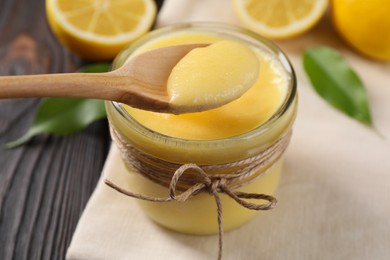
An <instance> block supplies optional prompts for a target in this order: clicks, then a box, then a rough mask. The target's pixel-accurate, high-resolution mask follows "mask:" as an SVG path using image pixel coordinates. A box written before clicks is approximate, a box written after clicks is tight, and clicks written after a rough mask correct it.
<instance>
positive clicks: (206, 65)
mask: <svg viewBox="0 0 390 260" xmlns="http://www.w3.org/2000/svg"><path fill="white" fill-rule="evenodd" d="M226 53H229V55H226ZM258 74H259V61H258V59H257V57H256V55H255V53H254V52H253V51H252V50H251V49H250V48H248V47H247V46H246V45H244V44H241V43H239V42H235V41H226V40H225V41H217V42H216V43H213V44H211V45H209V46H207V47H202V48H195V49H193V50H192V51H190V52H189V53H188V54H187V55H186V56H185V57H183V58H182V59H181V60H180V61H179V62H178V63H177V64H176V66H175V67H174V68H173V70H172V72H171V74H170V76H169V78H168V82H167V92H168V95H169V96H170V103H171V106H173V107H175V106H176V107H177V106H179V107H186V106H196V107H199V108H201V110H207V108H211V107H212V108H215V107H218V106H220V105H223V104H226V103H228V102H229V101H232V100H234V99H237V98H238V97H240V96H241V95H242V94H243V93H245V92H246V91H247V90H248V89H249V88H250V87H251V86H252V85H253V84H254V82H255V81H256V79H257V77H258Z"/></svg>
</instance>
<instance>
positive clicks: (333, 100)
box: [303, 46, 373, 127]
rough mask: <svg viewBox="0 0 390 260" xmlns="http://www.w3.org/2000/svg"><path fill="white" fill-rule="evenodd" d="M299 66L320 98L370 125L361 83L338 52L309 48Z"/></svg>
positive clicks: (370, 119)
mask: <svg viewBox="0 0 390 260" xmlns="http://www.w3.org/2000/svg"><path fill="white" fill-rule="evenodd" d="M303 66H304V69H305V71H306V73H307V75H308V76H309V78H310V81H311V83H312V85H313V87H314V89H315V90H316V91H317V93H318V94H319V95H320V96H321V97H322V98H324V99H325V100H326V101H327V102H328V103H329V104H331V105H332V106H334V107H335V108H337V109H339V110H340V111H342V112H344V113H345V114H346V115H348V116H350V117H352V118H354V119H356V120H359V121H360V122H362V123H363V124H366V125H368V126H371V127H372V126H373V122H372V118H371V113H370V109H369V104H368V98H367V93H366V89H365V87H364V85H363V82H362V81H361V80H360V78H359V76H358V75H357V74H356V72H355V71H354V70H353V69H352V67H351V66H350V65H349V64H348V63H347V62H346V61H345V60H344V58H343V57H342V56H341V55H340V54H339V53H338V52H336V51H335V50H333V49H331V48H329V47H324V46H318V47H313V48H310V49H308V50H307V51H306V52H305V54H304V57H303Z"/></svg>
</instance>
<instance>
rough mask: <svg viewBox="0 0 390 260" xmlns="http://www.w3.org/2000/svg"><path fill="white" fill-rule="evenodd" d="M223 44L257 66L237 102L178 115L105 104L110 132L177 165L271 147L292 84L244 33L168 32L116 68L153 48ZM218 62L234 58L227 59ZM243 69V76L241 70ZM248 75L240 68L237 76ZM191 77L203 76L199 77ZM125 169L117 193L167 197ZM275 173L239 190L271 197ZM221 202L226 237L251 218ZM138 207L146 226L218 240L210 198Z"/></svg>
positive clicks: (291, 100) (284, 120) (292, 104)
mask: <svg viewBox="0 0 390 260" xmlns="http://www.w3.org/2000/svg"><path fill="white" fill-rule="evenodd" d="M226 40H228V41H235V42H238V43H240V44H244V45H246V46H247V47H248V48H250V49H251V50H252V51H253V53H254V55H255V57H256V61H257V62H258V64H259V66H258V67H256V68H257V70H258V71H257V73H258V75H257V77H256V80H255V81H254V84H253V85H252V86H251V87H250V88H249V90H248V91H247V92H246V93H244V94H243V95H242V96H241V97H240V98H239V99H237V100H234V101H232V102H231V103H228V104H226V105H223V106H221V107H219V108H216V109H212V110H207V111H203V112H198V113H189V114H181V115H173V114H163V113H155V112H149V111H143V110H138V109H135V108H131V107H128V106H125V105H122V104H118V103H115V102H107V103H106V107H107V114H108V118H109V122H110V124H111V126H112V128H113V129H115V130H116V131H117V132H118V133H120V134H121V135H122V136H123V138H124V139H125V140H126V142H128V143H129V144H131V145H132V146H134V147H136V148H137V149H139V150H141V151H142V152H144V153H146V154H148V155H150V156H152V157H156V158H158V159H160V160H165V161H168V162H173V163H179V164H186V163H195V164H198V165H200V166H201V165H214V164H223V163H229V162H234V161H237V160H241V159H245V158H248V157H250V156H253V155H254V154H257V153H259V152H260V151H263V150H265V149H266V148H267V147H269V146H270V145H271V144H272V143H273V142H275V141H276V140H277V139H278V138H280V136H281V135H283V134H284V133H286V132H287V130H288V129H289V128H290V127H291V125H292V123H293V120H294V117H295V112H296V86H295V84H296V83H295V77H294V73H293V70H292V68H291V66H290V63H289V62H288V60H287V58H286V57H285V56H284V55H283V53H282V52H280V50H279V49H278V48H277V47H276V46H274V45H273V44H272V43H270V42H268V41H267V40H265V39H263V38H261V37H259V36H257V35H254V34H251V33H250V32H248V31H244V30H241V29H238V28H235V27H230V26H224V25H207V24H194V25H185V26H173V27H170V28H166V29H160V30H157V31H155V32H153V33H151V34H150V35H148V36H146V37H144V38H143V39H141V40H140V41H138V42H137V43H136V44H135V45H133V46H131V47H130V48H129V49H127V50H125V51H124V52H122V53H121V54H120V55H119V56H118V57H117V59H116V61H115V63H114V67H115V66H116V67H119V66H120V65H121V64H123V63H124V62H126V60H128V59H131V57H134V55H136V54H138V53H140V52H143V51H147V50H150V49H153V48H158V47H163V46H168V45H172V44H183V43H194V42H202V43H218V42H220V41H226ZM224 55H232V56H234V54H230V53H224ZM214 58H218V57H214ZM221 59H226V57H221ZM250 62H251V61H249V63H250ZM242 66H243V68H245V62H243V65H242ZM247 70H248V68H245V69H244V71H242V73H246V72H247ZM212 71H213V68H212V67H209V66H205V67H204V72H205V74H207V73H209V74H210V73H211V74H212ZM185 73H189V72H188V71H187V72H185ZM197 73H201V70H200V72H197ZM184 78H185V77H184ZM179 82H180V80H179ZM200 83H202V82H200ZM183 84H185V82H184V83H183ZM192 94H193V93H192ZM192 94H191V95H192ZM195 94H196V92H195ZM126 167H127V168H128V172H129V175H130V178H131V181H129V182H128V183H124V184H121V186H124V187H125V188H126V189H128V190H130V191H132V192H135V193H140V194H143V195H146V196H154V197H167V196H168V189H167V187H163V186H161V185H159V184H156V183H154V182H152V181H150V180H148V179H146V178H144V177H143V176H141V175H140V174H137V173H136V171H135V170H134V169H133V168H132V166H130V165H126ZM270 167H271V165H270ZM281 167H282V160H279V161H277V162H276V163H275V164H274V165H272V169H271V170H270V171H269V172H268V173H267V174H266V175H264V176H262V177H261V178H259V179H258V180H256V181H254V182H252V183H250V184H249V185H247V186H244V187H241V188H240V189H239V190H240V191H244V192H252V193H264V194H269V195H272V194H273V193H274V192H275V189H276V187H277V184H278V181H279V178H280V173H281ZM259 174H260V173H259ZM220 197H221V201H222V205H223V215H222V220H223V228H224V230H225V231H226V230H230V229H233V228H236V227H238V226H240V225H242V224H243V223H245V222H247V221H249V220H250V219H252V218H253V217H254V216H255V215H256V214H257V212H256V211H252V210H249V209H246V208H244V207H242V206H241V205H239V204H237V203H236V202H235V201H234V200H233V199H231V198H229V197H228V196H227V195H225V194H221V195H220ZM137 202H138V203H139V204H140V206H141V207H142V209H143V210H144V212H145V213H146V214H147V215H148V216H149V217H150V218H151V219H153V220H154V221H155V222H157V223H159V224H161V225H162V226H165V227H167V228H169V229H172V230H176V231H179V232H184V233H190V234H212V233H217V232H218V225H217V220H216V219H217V210H216V205H215V200H214V198H213V197H212V196H210V195H209V194H205V193H201V194H198V195H196V196H194V197H192V198H191V199H189V200H188V201H185V202H167V203H156V202H146V201H142V200H137Z"/></svg>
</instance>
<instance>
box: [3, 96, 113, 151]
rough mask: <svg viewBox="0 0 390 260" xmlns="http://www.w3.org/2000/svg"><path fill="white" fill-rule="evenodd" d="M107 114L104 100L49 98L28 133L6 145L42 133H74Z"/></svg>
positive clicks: (17, 143) (42, 105)
mask: <svg viewBox="0 0 390 260" xmlns="http://www.w3.org/2000/svg"><path fill="white" fill-rule="evenodd" d="M105 116H106V111H105V109H104V102H103V101H102V100H95V99H80V98H47V99H44V100H43V102H42V103H41V104H40V106H39V108H38V110H37V113H36V115H35V119H34V121H33V124H32V126H31V127H30V129H29V130H28V131H27V133H26V134H24V135H23V136H22V137H20V138H19V139H17V140H15V141H13V142H10V143H8V144H6V146H7V147H8V148H12V147H15V146H18V145H21V144H23V143H25V142H27V141H28V140H30V139H31V137H33V136H35V135H38V134H42V133H49V134H54V135H58V136H63V135H68V134H73V133H75V132H77V131H80V130H82V129H84V128H85V127H87V126H88V125H89V124H90V123H92V122H94V121H96V120H98V119H102V118H104V117H105Z"/></svg>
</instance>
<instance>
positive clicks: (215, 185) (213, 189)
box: [104, 164, 277, 260]
mask: <svg viewBox="0 0 390 260" xmlns="http://www.w3.org/2000/svg"><path fill="white" fill-rule="evenodd" d="M189 169H192V170H195V172H196V173H197V174H198V176H199V177H201V178H202V181H201V182H199V183H196V184H195V185H193V186H191V187H190V188H188V189H187V190H185V191H184V192H182V193H180V194H177V193H176V186H177V183H178V181H179V179H180V177H181V176H182V175H183V174H184V173H185V172H186V171H187V170H189ZM104 182H105V184H107V185H108V186H109V187H111V188H113V189H115V190H116V191H118V192H120V193H122V194H124V195H127V196H130V197H133V198H137V199H142V200H146V201H152V202H169V201H179V202H184V201H187V200H188V199H189V198H191V197H192V196H194V195H196V194H198V193H200V192H203V191H206V192H208V193H209V194H210V195H212V196H214V198H215V202H216V205H217V221H218V234H219V236H218V237H219V243H218V259H219V260H220V259H222V252H223V225H222V203H221V199H220V197H219V193H225V194H226V195H228V196H229V197H231V198H232V199H234V200H235V201H236V202H237V203H239V204H240V205H242V206H244V207H246V208H248V209H252V210H269V209H272V208H274V207H275V205H276V203H277V200H276V199H275V198H274V197H272V196H270V195H265V194H257V193H246V192H239V191H235V190H231V189H230V188H229V187H228V186H227V180H226V179H225V178H216V179H213V178H210V176H209V175H207V174H206V173H205V172H204V170H203V169H202V168H201V167H199V166H198V165H196V164H184V165H182V166H180V168H178V169H177V170H176V171H175V173H174V175H173V177H172V180H171V183H170V185H169V197H167V198H157V197H149V196H145V195H141V194H137V193H133V192H129V191H126V190H124V189H122V188H121V187H119V186H117V185H115V184H114V183H112V182H111V181H109V180H108V179H105V180H104ZM242 199H257V200H267V201H268V203H265V204H255V203H249V202H246V201H244V200H242Z"/></svg>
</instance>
